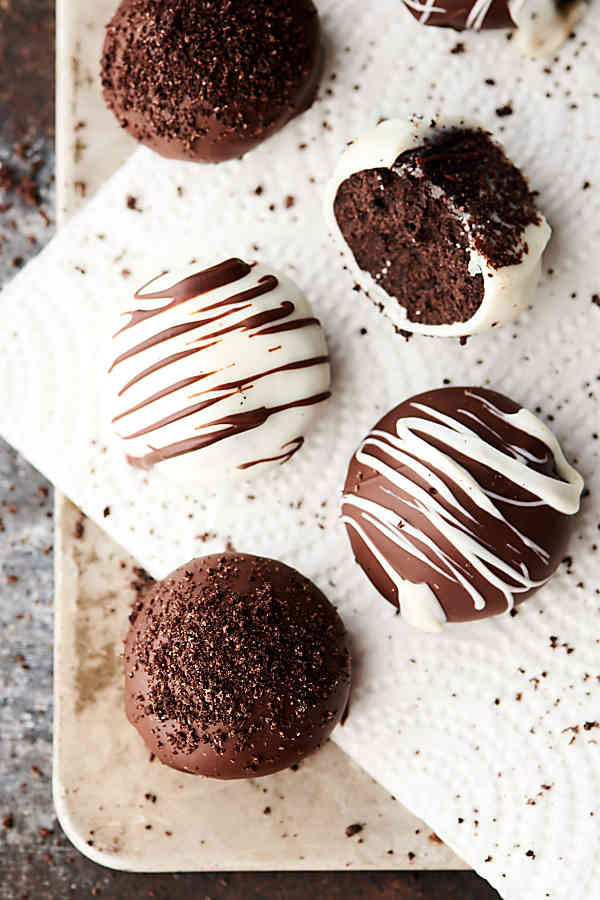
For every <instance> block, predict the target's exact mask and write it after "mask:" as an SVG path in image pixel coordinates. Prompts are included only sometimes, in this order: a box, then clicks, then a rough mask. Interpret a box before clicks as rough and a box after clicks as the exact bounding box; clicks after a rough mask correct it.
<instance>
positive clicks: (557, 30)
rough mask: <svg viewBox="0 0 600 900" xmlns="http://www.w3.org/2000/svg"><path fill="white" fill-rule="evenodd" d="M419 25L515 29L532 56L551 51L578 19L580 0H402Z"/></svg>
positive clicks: (523, 47)
mask: <svg viewBox="0 0 600 900" xmlns="http://www.w3.org/2000/svg"><path fill="white" fill-rule="evenodd" d="M404 3H405V5H406V6H407V8H408V9H409V10H410V12H411V13H412V15H413V16H414V17H415V19H417V20H418V21H419V22H421V23H422V24H423V25H437V26H438V27H441V28H454V29H456V31H463V30H464V29H472V30H474V31H479V30H481V29H482V28H484V29H487V28H510V29H513V28H516V29H517V32H516V34H517V43H518V44H519V46H520V48H521V49H522V50H523V52H525V53H528V54H530V55H532V56H542V55H545V54H548V53H553V52H554V51H555V50H557V49H558V48H559V47H560V46H561V44H563V43H564V42H565V41H566V39H567V37H568V36H569V33H570V31H571V29H572V28H573V25H575V23H576V22H577V20H578V19H579V17H580V15H581V12H582V9H583V3H582V2H581V0H441V2H440V3H437V2H435V0H404Z"/></svg>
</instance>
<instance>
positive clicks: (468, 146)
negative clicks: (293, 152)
mask: <svg viewBox="0 0 600 900" xmlns="http://www.w3.org/2000/svg"><path fill="white" fill-rule="evenodd" d="M326 205H327V208H326V214H327V217H328V220H329V227H330V230H331V232H332V234H333V236H334V238H336V239H337V241H338V243H339V245H340V247H341V250H342V253H343V255H344V258H345V259H346V261H347V264H348V267H349V268H350V269H351V271H352V274H353V276H354V277H355V279H356V280H357V281H358V283H359V285H361V286H362V287H363V288H364V290H365V292H366V293H368V295H369V297H370V298H371V299H372V300H373V302H374V303H376V304H377V305H378V306H380V308H382V309H383V311H384V312H385V313H386V315H387V316H389V318H390V319H391V320H392V322H393V323H394V325H395V326H396V329H397V330H399V331H409V332H418V333H420V334H428V335H445V336H467V335H471V334H476V333H477V332H480V331H484V330H486V329H488V328H492V327H494V326H496V325H499V324H501V323H503V322H507V321H511V320H514V319H515V317H516V316H517V314H518V313H519V312H520V311H521V310H523V309H524V308H526V307H527V306H528V305H529V304H530V302H531V300H532V295H533V292H534V291H535V288H536V285H537V281H538V278H539V275H540V271H541V256H542V252H543V250H544V248H545V246H546V244H547V242H548V240H549V237H550V227H549V225H548V223H547V222H546V220H545V219H544V217H543V216H542V215H540V214H539V213H538V211H537V209H536V207H535V203H534V198H533V194H532V193H531V191H530V190H529V187H528V185H527V182H526V181H525V179H524V177H523V176H522V174H521V173H520V171H519V170H518V169H517V168H516V167H515V166H514V165H513V164H512V163H511V162H510V161H509V160H508V159H507V158H506V156H505V154H504V151H503V150H502V148H501V147H500V146H499V145H498V144H496V143H495V142H494V141H492V140H491V138H490V136H489V135H488V134H487V133H486V132H484V131H482V130H481V129H479V128H477V127H476V126H472V125H470V124H468V123H466V122H464V121H460V122H442V121H438V122H427V123H426V122H423V121H421V120H419V119H414V120H413V121H412V122H409V123H405V122H401V121H397V120H387V121H384V122H382V123H381V124H379V125H378V126H377V128H376V129H375V130H374V131H372V132H371V133H370V134H367V135H366V136H364V137H363V138H361V139H360V140H358V141H355V142H354V143H353V144H352V145H351V146H350V147H349V149H348V150H347V151H346V152H345V153H344V155H343V156H342V158H341V160H340V162H339V164H338V167H337V169H336V171H335V174H334V176H333V178H332V180H331V182H330V185H329V190H328V195H327V200H326Z"/></svg>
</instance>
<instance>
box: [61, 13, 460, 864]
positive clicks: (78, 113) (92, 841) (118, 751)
mask: <svg viewBox="0 0 600 900" xmlns="http://www.w3.org/2000/svg"><path fill="white" fill-rule="evenodd" d="M90 7H93V8H90ZM114 7H115V0H96V2H95V3H94V4H89V3H87V2H85V0H58V2H57V206H58V218H59V222H64V221H65V219H66V218H67V217H68V216H69V215H70V214H72V213H73V212H74V211H75V210H76V209H77V208H79V207H80V206H81V205H82V204H83V203H84V202H85V199H86V198H87V197H89V196H91V195H92V194H93V193H94V191H95V190H96V189H97V188H98V187H99V186H100V185H101V184H102V182H103V181H104V180H106V179H107V178H108V177H109V176H110V175H111V174H112V173H113V172H114V171H115V170H116V169H117V167H118V166H119V165H120V164H121V163H122V162H123V161H124V160H125V159H126V158H127V157H128V156H129V155H130V153H131V152H132V151H133V150H134V149H135V144H134V143H133V141H132V140H131V139H130V138H128V137H127V135H125V134H124V133H122V132H120V131H119V130H118V128H117V127H116V126H115V123H114V120H113V118H112V116H111V115H110V114H109V113H108V112H107V111H106V109H105V108H104V106H103V104H102V100H101V97H100V89H99V83H98V60H99V57H100V48H101V43H102V39H103V32H104V24H105V23H106V22H107V21H108V19H109V18H110V16H111V14H112V12H113V10H114ZM55 560H56V594H55V659H54V673H55V674H54V678H55V718H54V767H53V768H54V774H53V781H54V798H55V805H56V810H57V814H58V817H59V819H60V822H61V824H62V826H63V828H64V830H65V832H66V834H67V835H68V837H69V838H70V839H71V841H72V842H73V843H74V844H75V846H76V847H77V848H78V849H79V850H80V851H81V852H82V853H85V854H86V855H87V856H89V857H90V858H91V859H93V860H95V861H96V862H98V863H101V864H103V865H106V866H110V867H112V868H116V869H126V870H130V871H144V872H159V871H195V870H197V871H201V870H203V871H208V870H213V871H215V870H229V871H231V870H285V869H307V870H310V869H312V870H314V869H343V868H354V869H405V868H412V869H464V868H467V866H466V865H465V864H464V863H463V862H462V861H461V860H459V859H458V858H457V857H456V856H455V855H454V854H453V853H452V852H451V851H450V850H449V849H448V848H447V847H446V846H445V845H443V844H442V843H441V842H440V841H439V840H438V839H437V838H436V836H435V835H434V834H432V832H431V829H429V828H428V827H427V826H426V825H425V824H424V823H423V822H421V821H419V820H418V819H416V818H415V817H414V816H412V815H411V814H410V813H409V812H408V811H407V810H406V809H405V808H404V807H402V806H401V804H399V803H398V802H397V801H396V800H395V799H394V798H393V797H390V795H389V794H388V793H387V792H386V791H384V790H383V788H381V787H380V786H379V785H378V784H377V783H376V782H374V781H373V780H372V779H371V778H370V777H369V776H368V775H367V774H366V773H365V772H364V771H363V770H362V769H361V768H360V767H359V766H357V765H356V764H355V763H354V762H353V761H352V760H350V758H349V757H348V756H347V755H346V754H345V753H343V751H341V750H340V749H339V748H338V747H337V746H336V745H335V744H333V743H331V742H329V743H328V744H327V745H326V746H325V748H324V749H323V750H322V751H321V752H320V753H318V754H316V755H315V756H314V757H312V758H310V759H308V760H306V761H305V762H304V763H303V764H302V765H301V766H300V767H299V769H298V770H297V771H291V770H288V771H287V772H283V773H280V774H278V775H275V776H271V777H269V778H267V779H254V780H250V781H247V782H243V783H239V782H238V783H231V782H223V783H219V782H212V781H206V780H203V779H199V778H194V777H192V776H187V775H184V774H182V773H178V772H175V771H173V770H170V769H168V768H166V767H164V766H162V765H160V763H158V761H151V759H150V756H149V753H148V751H147V750H146V749H145V747H144V745H143V744H142V742H141V741H140V739H139V737H138V736H137V734H136V732H135V730H134V729H133V728H132V727H131V726H130V725H129V723H128V722H127V720H126V718H125V715H124V712H123V708H122V697H121V692H122V677H121V659H120V654H121V642H122V639H123V637H124V635H125V633H126V630H127V615H128V611H129V605H130V603H131V601H132V600H133V596H134V591H133V589H132V587H131V585H132V582H139V581H140V580H141V574H140V572H139V570H138V568H137V565H136V562H135V560H133V559H132V558H131V557H130V556H128V554H127V553H125V551H124V550H122V549H121V548H120V547H119V545H118V544H116V543H115V542H114V541H112V540H111V539H110V538H109V537H108V536H107V535H106V534H104V532H103V531H102V530H101V529H100V528H99V527H98V526H96V525H95V524H93V523H92V522H90V521H88V520H85V519H84V518H83V517H82V515H81V513H80V512H79V510H78V509H77V508H76V507H75V506H74V505H73V504H72V503H70V502H69V501H68V500H67V499H66V498H65V497H63V496H62V495H60V494H57V497H56V543H55ZM356 823H358V824H361V825H363V826H364V827H363V830H362V831H360V832H356V833H355V834H354V835H353V836H351V837H348V836H347V835H346V828H347V827H348V826H349V825H353V824H356Z"/></svg>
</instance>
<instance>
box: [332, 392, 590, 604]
mask: <svg viewBox="0 0 600 900" xmlns="http://www.w3.org/2000/svg"><path fill="white" fill-rule="evenodd" d="M520 409H521V408H520V407H519V405H518V404H517V403H514V402H513V401H512V400H509V399H508V398H507V397H504V396H502V395H501V394H498V393H496V392H494V391H490V390H486V389H483V388H462V387H456V388H454V387H452V388H442V389H440V390H434V391H427V392H426V393H423V394H420V395H418V396H416V397H413V398H411V399H410V400H407V401H405V402H404V403H401V404H400V405H399V406H397V407H396V408H395V409H393V410H392V411H391V412H389V413H388V414H387V415H386V416H384V417H383V418H382V419H381V421H380V422H378V423H377V425H376V426H375V428H374V429H373V430H372V431H371V433H370V435H369V436H368V438H367V439H366V440H365V442H364V443H363V444H362V445H361V448H359V450H358V451H357V453H356V454H355V455H354V456H353V458H352V460H351V462H350V466H349V469H348V475H347V479H346V485H345V489H344V504H343V513H344V519H345V522H346V527H347V531H348V536H349V538H350V542H351V544H352V549H353V551H354V555H355V558H356V561H357V562H358V564H359V565H360V566H361V567H362V568H363V570H364V571H365V573H366V574H367V576H368V577H369V579H370V580H371V582H372V583H373V584H374V585H375V587H376V588H377V590H378V591H379V592H380V593H381V594H382V595H383V597H384V598H385V599H386V600H388V601H389V602H390V603H392V604H394V606H397V607H402V606H403V597H404V599H405V600H408V598H409V596H410V595H411V592H413V593H416V592H415V589H414V588H412V587H411V585H419V586H426V588H425V590H427V588H428V589H429V590H430V591H431V592H432V595H433V596H432V602H433V604H436V602H437V603H438V604H439V606H440V607H441V609H442V610H443V614H444V615H445V618H446V620H447V621H450V622H464V621H470V620H475V619H480V618H485V617H487V616H493V615H497V614H499V613H502V612H506V611H507V609H509V608H511V607H512V605H513V603H514V604H519V603H521V602H522V601H523V600H525V599H526V598H527V597H529V596H531V594H533V593H534V592H535V591H536V590H537V589H538V588H539V587H540V586H541V584H543V583H544V582H545V581H546V580H547V579H548V578H549V577H550V576H551V575H552V573H553V572H554V571H555V569H556V568H557V566H558V565H559V563H560V561H561V560H562V559H563V557H564V554H565V550H566V545H567V541H568V538H569V534H570V531H571V525H572V521H573V515H571V514H569V515H567V514H565V513H564V512H562V511H559V510H558V509H556V508H553V507H552V506H551V505H549V502H550V501H548V502H545V501H544V499H541V498H540V495H539V494H538V493H535V494H534V493H532V492H531V491H532V490H533V489H534V486H535V488H536V489H537V487H539V484H540V480H539V478H538V476H537V475H536V473H541V474H542V475H543V476H547V477H546V478H543V479H542V482H543V490H542V492H541V493H542V494H543V496H544V497H545V499H546V500H548V497H550V498H553V495H554V492H555V489H557V490H558V492H559V493H560V492H561V491H563V490H566V491H567V492H569V497H570V501H569V502H570V503H571V504H573V505H576V506H578V501H579V495H580V493H581V487H582V481H581V479H580V476H578V475H577V473H576V472H575V471H574V470H573V469H571V467H569V466H568V464H567V463H566V461H564V457H562V459H563V461H564V466H563V465H562V463H561V462H559V463H558V465H559V467H561V469H563V471H561V472H560V473H559V472H558V471H557V468H556V466H557V458H558V457H557V452H555V449H553V445H552V440H551V439H550V437H549V440H548V442H546V441H545V440H541V439H540V438H539V437H538V436H535V435H534V433H533V432H535V430H536V427H537V426H536V424H535V423H539V420H537V419H536V418H535V417H534V416H533V415H532V414H530V413H527V412H525V411H522V412H521V415H522V414H523V413H525V417H530V418H524V419H523V418H520V419H517V420H515V419H514V418H511V415H512V414H515V413H518V412H519V411H520ZM440 414H441V415H440ZM506 414H509V415H508V418H507V416H506ZM444 417H446V418H444ZM420 423H424V424H423V425H421V426H420ZM517 423H518V426H517ZM532 423H533V424H532ZM539 425H540V426H541V427H542V428H544V427H545V426H543V425H542V424H541V423H539ZM404 426H406V427H407V428H408V431H407V432H403V427H404ZM419 426H420V427H421V428H425V429H429V432H431V431H434V430H436V429H441V430H438V431H437V433H435V434H432V433H427V431H426V430H425V431H423V430H422V431H419ZM523 428H526V429H528V430H523ZM465 429H468V430H469V431H470V432H471V433H472V435H474V436H475V437H474V438H473V437H472V436H469V435H467V437H466V444H464V445H463V446H462V447H461V449H460V450H458V449H457V448H456V447H451V446H449V445H448V443H447V440H450V441H452V440H454V439H456V440H458V441H460V440H461V437H462V436H464V435H466V431H465ZM529 429H531V431H529ZM399 434H400V438H399V437H398V435H399ZM547 434H548V435H549V436H551V433H550V432H547ZM478 438H480V439H481V441H483V442H485V444H486V445H488V446H489V447H491V448H493V450H494V451H501V453H503V454H505V457H504V460H505V462H506V465H505V464H504V463H503V459H502V458H501V457H496V459H497V464H494V465H493V467H492V465H490V464H489V463H488V462H487V461H486V462H485V463H483V462H482V461H481V455H482V453H483V455H484V457H485V454H486V450H485V447H483V450H482V445H481V443H479V444H478V445H477V446H476V444H477V439H478ZM552 438H553V436H552ZM437 451H441V453H442V454H443V455H444V457H443V458H444V460H445V461H444V462H443V463H441V462H440V458H439V457H437V458H436V456H435V453H436V452H437ZM558 455H560V456H562V454H561V452H560V449H558ZM359 457H360V458H359ZM365 457H366V459H365ZM477 457H479V458H477ZM369 460H370V461H371V465H369V464H368V461H369ZM454 464H458V465H459V466H460V467H461V468H462V470H463V471H464V472H466V473H467V478H466V479H463V480H461V478H462V476H461V475H459V474H458V472H457V470H456V469H455V468H454V467H453V466H454ZM511 466H512V467H513V468H512V469H511V468H510V467H511ZM515 466H516V467H517V469H516V470H515V468H514V467H515ZM374 467H377V468H378V469H379V471H376V468H374ZM444 469H445V470H444ZM515 471H516V475H515ZM564 472H568V473H569V474H568V481H567V479H566V478H565V477H564ZM397 479H400V480H399V481H398V480H397ZM404 479H406V480H404ZM436 479H438V480H436ZM536 479H537V480H536ZM518 482H520V483H518ZM524 485H527V487H528V488H531V490H529V489H527V488H526V487H525V486H524ZM552 502H553V501H552ZM490 503H491V506H487V508H486V505H487V504H490ZM361 504H362V505H361ZM365 504H366V505H365ZM494 509H495V512H494ZM572 511H573V512H574V511H575V510H574V509H573V510H572ZM382 523H383V524H382ZM357 526H358V527H357ZM361 531H362V534H361ZM365 538H366V540H365ZM465 539H466V540H467V541H468V542H470V543H468V544H465V543H464V541H465ZM369 541H370V542H371V544H372V546H371V548H369V546H368V542H369ZM373 548H375V552H373ZM465 548H466V550H465ZM377 554H380V557H381V560H384V561H385V565H386V566H388V571H387V572H386V571H385V569H384V566H383V565H382V564H381V560H378V559H377V558H376V555H377ZM394 581H396V583H394ZM498 582H500V583H501V586H503V587H504V590H503V589H502V587H499V586H498ZM469 589H471V590H472V591H473V592H474V593H473V592H470V591H469ZM475 594H477V595H478V596H479V597H480V598H482V599H483V601H484V603H483V606H482V607H481V608H479V609H478V608H476V601H474V596H475ZM511 594H512V596H510V595H511ZM417 602H419V600H417Z"/></svg>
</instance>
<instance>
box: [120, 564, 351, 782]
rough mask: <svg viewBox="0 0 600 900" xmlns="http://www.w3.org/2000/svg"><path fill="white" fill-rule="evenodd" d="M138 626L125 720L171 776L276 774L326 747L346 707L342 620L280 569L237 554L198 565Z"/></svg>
mask: <svg viewBox="0 0 600 900" xmlns="http://www.w3.org/2000/svg"><path fill="white" fill-rule="evenodd" d="M130 618H131V627H130V630H129V634H128V636H127V640H126V642H125V710H126V712H127V717H128V719H129V721H130V722H131V723H132V724H133V725H135V727H136V728H137V730H138V731H139V733H140V735H141V736H142V738H143V739H144V741H145V742H146V744H147V745H148V747H149V748H150V750H151V751H152V752H153V753H155V754H156V756H158V758H159V759H160V760H161V762H163V763H165V764H166V765H168V766H171V767H172V768H174V769H179V770H180V771H182V772H189V773H190V774H192V775H206V776H208V777H211V778H253V777H257V776H261V775H271V774H272V773H273V772H278V771H279V770H280V769H285V768H287V767H288V766H291V765H293V764H294V763H297V762H299V761H300V760H301V759H303V758H304V757H305V756H306V755H307V754H309V753H312V751H313V750H316V749H317V747H320V746H321V744H323V742H324V741H325V740H326V739H327V738H328V736H329V734H330V733H331V731H332V730H333V728H334V727H335V725H336V724H337V723H338V722H339V721H340V719H341V717H342V715H343V713H344V711H345V709H346V706H347V704H348V696H349V692H350V651H349V648H348V638H347V636H346V631H345V629H344V625H343V623H342V620H341V619H340V617H339V616H338V614H337V612H336V611H335V609H334V607H333V606H332V605H331V603H330V602H329V601H328V600H327V598H326V597H325V596H324V595H323V594H322V593H321V591H320V590H319V589H318V588H317V587H315V585H314V584H312V582H310V581H309V580H308V579H307V578H304V577H303V576H302V575H300V574H299V573H298V572H296V571H295V570H294V569H291V568H290V567H289V566H286V565H284V564H283V563H280V562H276V561H275V560H272V559H264V558H261V557H258V556H249V555H246V554H235V553H226V554H223V555H215V556H207V557H205V558H204V559H194V560H192V561H191V562H190V563H188V564H187V565H185V566H181V568H179V569H176V571H175V572H173V573H172V574H171V575H169V576H168V577H167V578H165V579H164V581H161V582H159V583H157V584H156V585H155V586H154V587H153V588H152V589H151V590H150V591H149V593H148V594H147V595H146V597H145V598H144V599H143V600H140V601H138V603H137V605H136V607H135V608H134V611H133V613H132V615H131V617H130Z"/></svg>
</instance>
